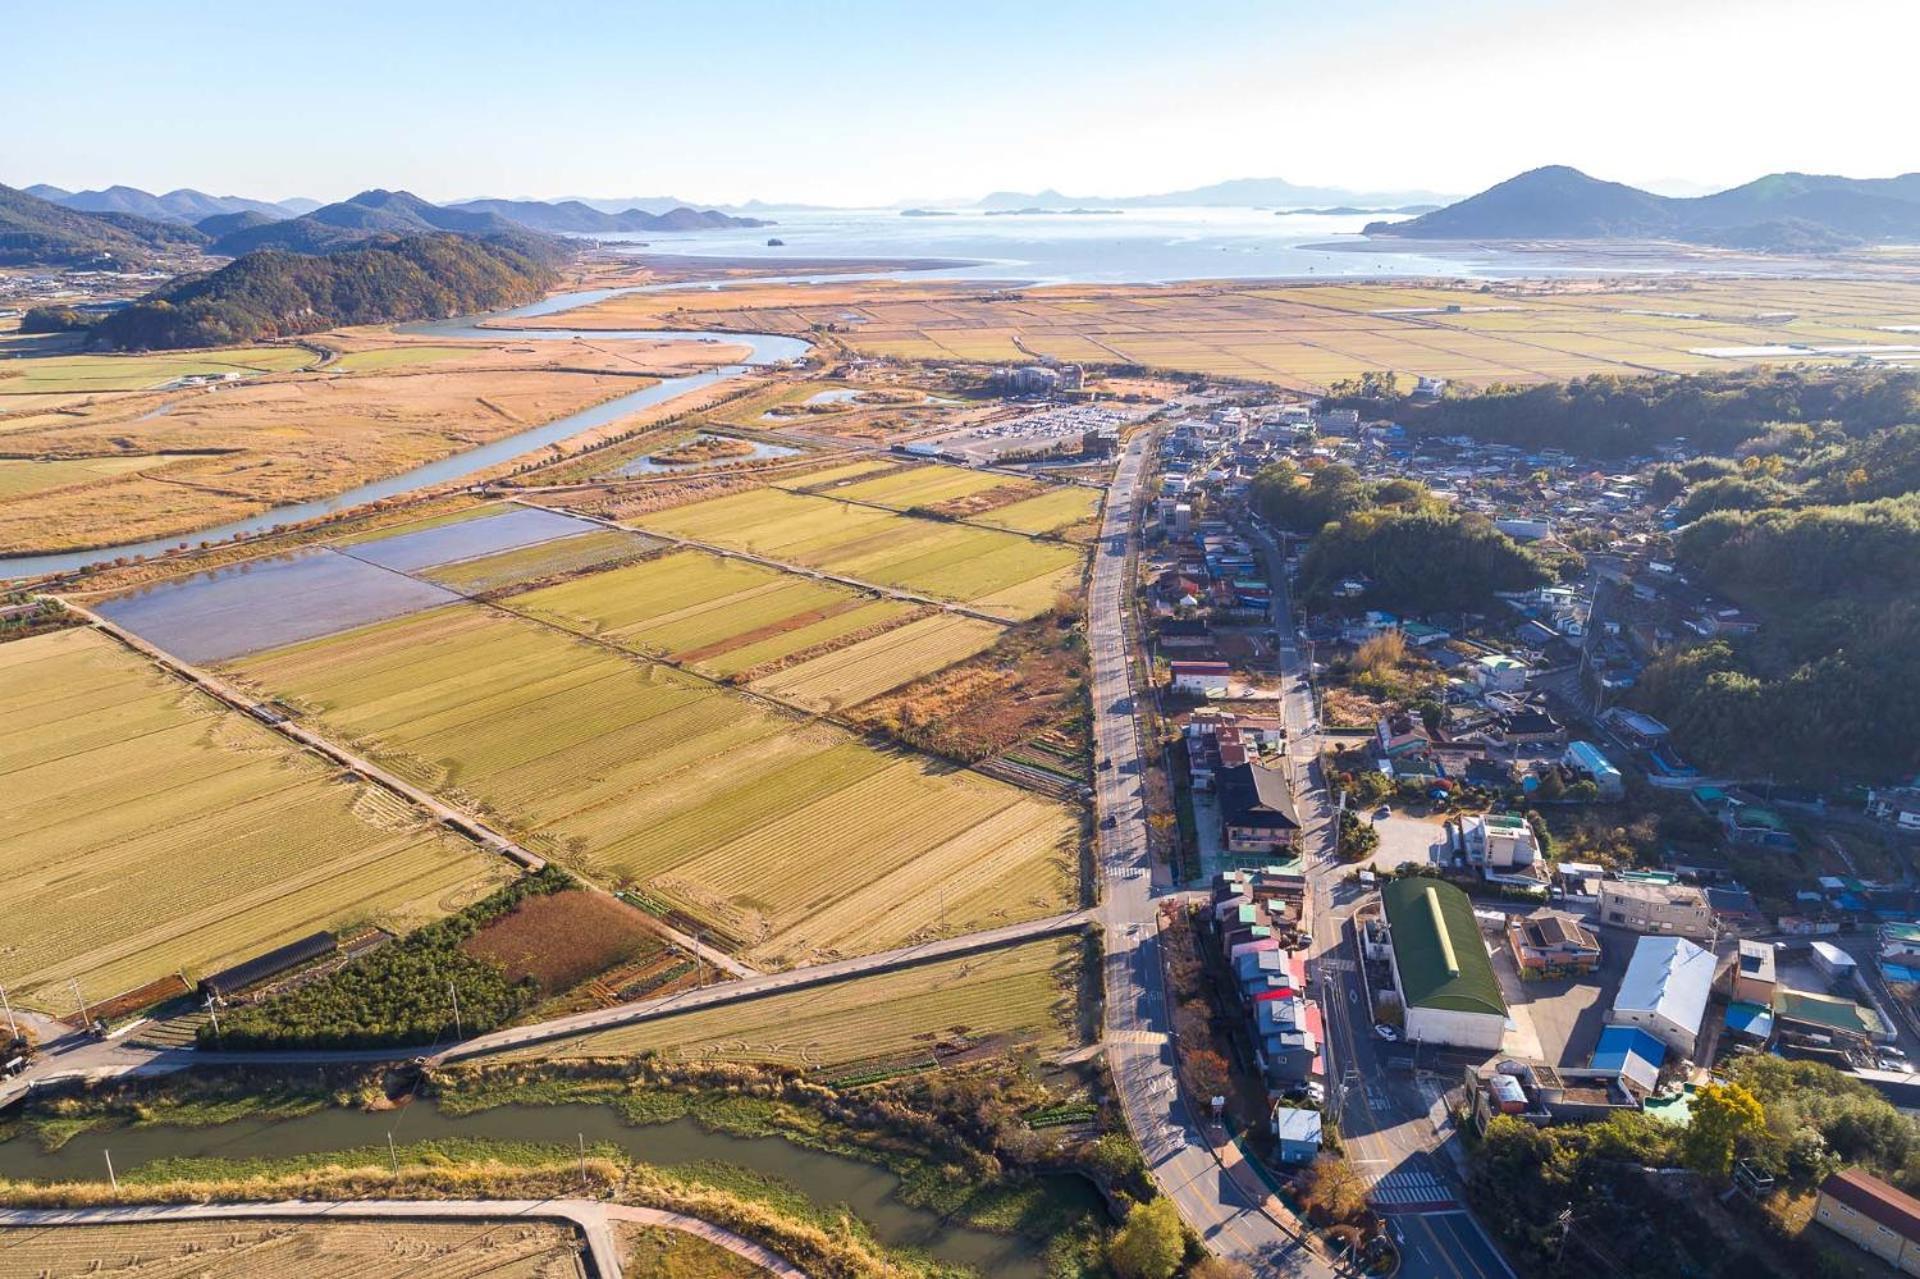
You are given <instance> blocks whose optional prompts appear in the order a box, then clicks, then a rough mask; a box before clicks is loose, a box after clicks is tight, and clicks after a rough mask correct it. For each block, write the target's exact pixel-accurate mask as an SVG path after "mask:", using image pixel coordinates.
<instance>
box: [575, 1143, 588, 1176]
mask: <svg viewBox="0 0 1920 1279" xmlns="http://www.w3.org/2000/svg"><path fill="white" fill-rule="evenodd" d="M574 1135H575V1136H576V1137H578V1138H579V1139H580V1185H581V1188H582V1189H585V1187H586V1184H587V1134H585V1133H583V1132H582V1133H575V1134H574Z"/></svg>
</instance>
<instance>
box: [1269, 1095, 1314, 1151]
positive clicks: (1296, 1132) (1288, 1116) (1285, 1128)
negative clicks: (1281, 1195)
mask: <svg viewBox="0 0 1920 1279" xmlns="http://www.w3.org/2000/svg"><path fill="white" fill-rule="evenodd" d="M1273 1136H1274V1140H1275V1141H1276V1142H1277V1143H1278V1145H1279V1155H1280V1162H1281V1163H1286V1164H1305V1163H1312V1162H1313V1160H1314V1158H1315V1157H1316V1156H1318V1155H1319V1153H1320V1112H1319V1111H1317V1110H1296V1109H1294V1108H1293V1107H1291V1106H1284V1105H1281V1106H1275V1107H1274V1108H1273Z"/></svg>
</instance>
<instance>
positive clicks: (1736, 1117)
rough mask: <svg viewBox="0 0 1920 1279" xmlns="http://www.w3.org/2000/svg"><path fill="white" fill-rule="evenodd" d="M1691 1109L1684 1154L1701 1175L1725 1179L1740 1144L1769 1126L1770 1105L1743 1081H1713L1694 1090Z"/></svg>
mask: <svg viewBox="0 0 1920 1279" xmlns="http://www.w3.org/2000/svg"><path fill="white" fill-rule="evenodd" d="M1691 1111H1692V1115H1693V1119H1692V1122H1691V1123H1689V1124H1688V1126H1687V1134H1686V1136H1685V1137H1684V1138H1682V1139H1681V1145H1680V1153H1681V1158H1682V1159H1684V1160H1685V1161H1686V1165H1687V1167H1689V1168H1691V1169H1693V1170H1694V1171H1695V1172H1697V1173H1699V1174H1700V1175H1702V1176H1704V1177H1711V1178H1713V1179H1714V1180H1715V1181H1725V1180H1726V1179H1727V1176H1728V1174H1729V1173H1731V1172H1732V1171H1733V1156H1734V1153H1735V1151H1736V1149H1737V1148H1738V1146H1739V1144H1740V1143H1741V1142H1742V1141H1743V1140H1745V1139H1747V1138H1748V1137H1750V1136H1752V1135H1754V1134H1756V1133H1759V1132H1761V1131H1762V1130H1763V1129H1765V1127H1766V1123H1767V1112H1766V1109H1765V1108H1764V1107H1763V1106H1761V1104H1760V1099H1759V1098H1758V1097H1755V1096H1754V1095H1753V1094H1752V1093H1750V1092H1748V1091H1747V1090H1746V1089H1745V1088H1742V1087H1741V1086H1740V1085H1739V1084H1731V1083H1730V1084H1714V1083H1709V1084H1704V1085H1702V1086H1701V1087H1700V1089H1699V1091H1698V1092H1696V1093H1695V1094H1694V1097H1693V1106H1692V1107H1691Z"/></svg>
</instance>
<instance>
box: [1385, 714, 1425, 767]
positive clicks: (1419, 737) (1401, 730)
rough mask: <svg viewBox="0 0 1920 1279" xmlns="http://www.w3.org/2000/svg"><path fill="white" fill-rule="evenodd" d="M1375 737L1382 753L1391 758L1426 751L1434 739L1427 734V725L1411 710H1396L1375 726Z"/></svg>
mask: <svg viewBox="0 0 1920 1279" xmlns="http://www.w3.org/2000/svg"><path fill="white" fill-rule="evenodd" d="M1374 738H1375V740H1376V741H1377V742H1378V743H1379V746H1380V753H1381V754H1382V755H1385V756H1388V757H1389V758H1391V757H1393V756H1395V755H1406V754H1411V753H1413V752H1415V751H1424V750H1426V749H1427V748H1428V747H1430V746H1432V745H1433V739H1432V738H1430V737H1428V736H1427V726H1426V725H1425V724H1423V723H1421V722H1420V717H1419V716H1418V715H1415V714H1413V713H1411V712H1409V711H1394V712H1393V713H1392V714H1390V715H1388V716H1386V718H1384V719H1382V720H1381V721H1380V722H1379V723H1378V724H1377V725H1375V726H1374Z"/></svg>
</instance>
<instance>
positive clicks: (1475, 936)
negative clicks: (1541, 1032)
mask: <svg viewBox="0 0 1920 1279" xmlns="http://www.w3.org/2000/svg"><path fill="white" fill-rule="evenodd" d="M1380 898H1381V902H1382V904H1383V905H1384V906H1385V908H1386V917H1387V931H1388V940H1389V948H1388V949H1389V955H1390V961H1391V963H1392V966H1393V981H1394V985H1395V986H1397V987H1398V988H1399V990H1400V999H1401V1002H1402V1004H1404V1006H1405V1008H1406V1019H1407V1020H1406V1034H1407V1038H1408V1040H1409V1041H1412V1042H1414V1043H1423V1044H1451V1045H1453V1046H1454V1047H1457V1048H1483V1049H1486V1050H1487V1051H1489V1052H1491V1051H1493V1050H1495V1049H1497V1048H1499V1047H1500V1041H1501V1039H1502V1038H1504V1037H1505V1035H1506V1033H1507V1001H1506V998H1505V997H1504V996H1503V995H1502V994H1501V993H1500V979H1499V978H1498V977H1496V976H1494V972H1493V962H1492V960H1490V959H1489V958H1488V957H1487V944H1486V942H1485V941H1483V940H1482V939H1481V937H1480V925H1479V924H1478V923H1476V922H1475V920H1474V918H1473V902H1472V901H1471V900H1470V899H1469V898H1468V897H1467V895H1466V894H1465V893H1463V892H1461V891H1460V890H1459V889H1458V888H1455V887H1454V886H1453V885H1452V884H1449V883H1446V882H1445V881H1443V880H1438V879H1428V878H1425V877H1423V876H1418V875H1409V876H1407V877H1405V878H1402V879H1396V880H1394V881H1393V882H1391V883H1389V884H1388V885H1387V886H1386V887H1385V888H1384V889H1382V890H1381V892H1380Z"/></svg>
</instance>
